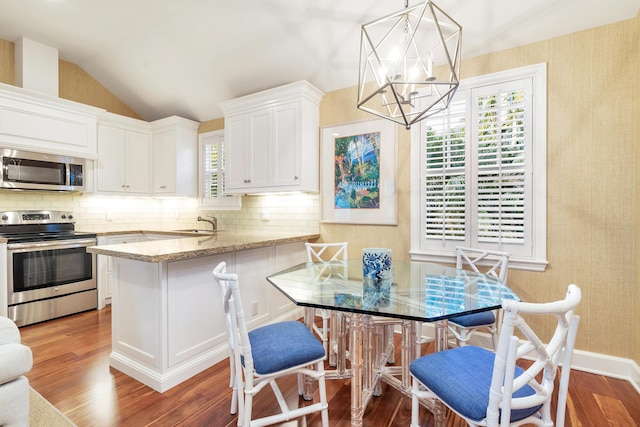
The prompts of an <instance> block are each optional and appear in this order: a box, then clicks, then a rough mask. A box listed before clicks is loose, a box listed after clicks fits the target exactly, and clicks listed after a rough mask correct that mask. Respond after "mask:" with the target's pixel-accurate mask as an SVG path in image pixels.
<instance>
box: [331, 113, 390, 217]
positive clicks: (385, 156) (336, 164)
mask: <svg viewBox="0 0 640 427" xmlns="http://www.w3.org/2000/svg"><path fill="white" fill-rule="evenodd" d="M321 158H322V163H321V165H322V222H334V223H350V224H382V225H397V224H398V192H397V191H396V181H397V168H396V165H397V160H396V158H397V146H396V127H395V123H393V122H391V121H389V120H383V119H380V120H370V121H363V122H354V123H347V124H343V125H339V126H332V127H325V128H323V129H322V157H321Z"/></svg>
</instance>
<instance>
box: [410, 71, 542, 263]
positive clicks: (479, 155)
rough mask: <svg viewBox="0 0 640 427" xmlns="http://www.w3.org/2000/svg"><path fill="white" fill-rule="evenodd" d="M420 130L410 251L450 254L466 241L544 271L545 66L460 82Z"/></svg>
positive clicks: (447, 257)
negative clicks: (445, 106) (443, 107)
mask: <svg viewBox="0 0 640 427" xmlns="http://www.w3.org/2000/svg"><path fill="white" fill-rule="evenodd" d="M416 127H418V126H416ZM418 138H419V139H420V141H421V142H420V144H414V145H413V148H412V150H413V151H412V154H413V155H412V158H413V159H414V162H413V164H412V167H413V168H414V172H413V177H414V179H412V184H413V183H416V182H417V183H419V185H420V201H419V206H416V203H417V200H414V201H413V203H414V206H413V208H412V218H414V219H412V223H413V225H412V230H413V232H412V235H413V236H414V238H413V239H412V250H411V255H412V258H413V259H420V260H431V261H440V262H442V261H451V260H453V258H454V257H455V248H456V246H471V247H476V248H485V249H495V250H503V251H508V252H510V253H511V259H510V263H509V265H510V267H511V266H513V267H515V268H523V269H529V270H544V268H545V266H546V164H545V163H546V141H545V139H546V67H545V65H544V64H541V65H537V66H531V67H525V68H522V69H518V70H512V71H507V72H501V73H496V74H492V75H488V76H482V77H479V78H474V79H470V80H468V81H463V82H461V85H460V88H459V89H458V91H457V92H456V94H455V96H454V99H453V101H452V102H451V104H450V105H449V108H448V109H447V110H445V111H444V112H441V113H438V114H436V115H434V116H431V117H429V118H427V119H425V120H423V121H422V122H421V125H420V126H419V131H416V130H414V131H412V140H415V139H418ZM416 146H417V147H416ZM418 152H419V155H417V153H418ZM417 159H419V164H418V161H417ZM418 173H419V178H418ZM413 185H415V184H413ZM416 199H417V198H416ZM418 236H419V239H418V238H417V237H418Z"/></svg>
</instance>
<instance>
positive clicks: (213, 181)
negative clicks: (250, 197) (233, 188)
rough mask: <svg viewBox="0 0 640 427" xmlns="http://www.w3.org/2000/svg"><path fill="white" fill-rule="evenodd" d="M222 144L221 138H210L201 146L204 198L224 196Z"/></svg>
mask: <svg viewBox="0 0 640 427" xmlns="http://www.w3.org/2000/svg"><path fill="white" fill-rule="evenodd" d="M222 142H223V141H222V138H212V139H211V140H210V141H207V142H206V143H205V144H204V145H203V151H204V174H205V188H204V190H205V192H204V195H203V196H204V197H221V196H222V195H223V194H224V147H223V144H222Z"/></svg>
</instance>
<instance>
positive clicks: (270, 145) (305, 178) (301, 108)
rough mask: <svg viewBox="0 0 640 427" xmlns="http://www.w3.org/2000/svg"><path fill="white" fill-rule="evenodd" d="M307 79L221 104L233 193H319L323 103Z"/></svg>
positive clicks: (316, 90)
mask: <svg viewBox="0 0 640 427" xmlns="http://www.w3.org/2000/svg"><path fill="white" fill-rule="evenodd" d="M322 96H323V93H322V92H321V91H320V90H318V89H317V88H315V87H313V86H312V85H310V84H309V83H308V82H306V81H301V82H296V83H292V84H289V85H285V86H281V87H278V88H275V89H270V90H267V91H264V92H259V93H255V94H252V95H247V96H244V97H241V98H237V99H234V100H231V101H226V102H224V103H222V104H220V107H221V108H222V110H223V111H224V114H225V138H226V141H225V146H226V149H227V160H228V163H227V168H226V178H227V179H226V183H225V184H226V190H227V192H228V193H230V194H245V193H247V194H250V193H262V192H276V191H308V192H318V191H319V190H320V186H319V161H320V159H319V128H318V126H319V107H318V106H319V103H320V99H321V98H322Z"/></svg>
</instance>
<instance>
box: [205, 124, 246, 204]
mask: <svg viewBox="0 0 640 427" xmlns="http://www.w3.org/2000/svg"><path fill="white" fill-rule="evenodd" d="M199 141H200V143H199V145H200V179H199V182H200V186H199V187H200V200H199V202H200V206H201V207H203V208H206V207H210V208H212V209H218V210H230V209H240V207H241V200H242V199H241V198H240V196H233V195H227V194H226V193H225V165H226V162H225V152H224V133H223V131H215V132H207V133H203V134H200V137H199Z"/></svg>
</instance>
